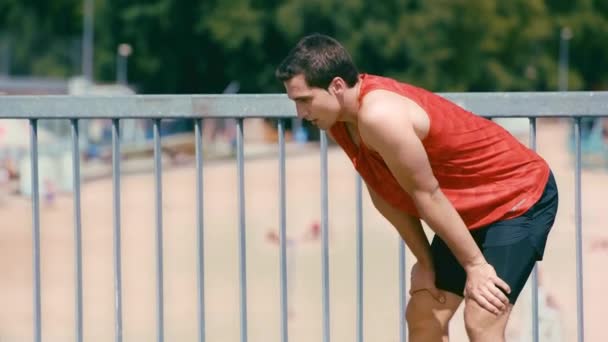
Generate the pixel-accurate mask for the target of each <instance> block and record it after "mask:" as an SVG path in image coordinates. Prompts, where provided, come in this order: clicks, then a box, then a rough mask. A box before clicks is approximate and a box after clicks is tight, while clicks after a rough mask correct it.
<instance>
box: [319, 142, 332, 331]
mask: <svg viewBox="0 0 608 342" xmlns="http://www.w3.org/2000/svg"><path fill="white" fill-rule="evenodd" d="M327 184H328V180H327V134H326V133H325V131H321V240H322V275H323V276H322V281H323V342H329V341H330V311H329V241H328V240H329V236H328V235H329V234H328V230H329V220H328V210H329V209H328V185H327Z"/></svg>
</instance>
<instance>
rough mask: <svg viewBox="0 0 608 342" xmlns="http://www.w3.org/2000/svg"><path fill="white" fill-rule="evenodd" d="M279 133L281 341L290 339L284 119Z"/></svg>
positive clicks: (280, 123) (280, 122) (279, 124)
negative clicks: (288, 322) (288, 323)
mask: <svg viewBox="0 0 608 342" xmlns="http://www.w3.org/2000/svg"><path fill="white" fill-rule="evenodd" d="M278 133H279V207H280V209H279V211H280V212H279V248H280V250H281V254H280V257H279V258H280V267H281V270H280V272H281V341H282V342H287V341H288V336H289V335H288V330H287V329H288V326H287V307H288V300H289V298H288V293H287V235H286V234H287V231H286V230H287V208H286V206H287V205H286V194H285V192H286V191H285V183H286V180H285V123H284V121H283V119H281V120H279V122H278Z"/></svg>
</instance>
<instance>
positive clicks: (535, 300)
mask: <svg viewBox="0 0 608 342" xmlns="http://www.w3.org/2000/svg"><path fill="white" fill-rule="evenodd" d="M529 145H530V149H532V150H533V151H536V118H534V117H531V118H530V143H529ZM539 334H540V332H539V329H538V263H535V265H534V268H533V269H532V340H533V341H534V342H538V341H539V338H540V335H539Z"/></svg>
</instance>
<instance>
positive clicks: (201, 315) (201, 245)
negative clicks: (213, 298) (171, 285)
mask: <svg viewBox="0 0 608 342" xmlns="http://www.w3.org/2000/svg"><path fill="white" fill-rule="evenodd" d="M202 124H203V122H202V119H196V120H194V131H195V139H196V232H197V246H196V247H197V251H198V259H197V272H198V278H197V279H198V341H199V342H205V234H204V233H205V231H204V220H203V218H204V217H203V199H204V198H203V134H202V127H203V125H202Z"/></svg>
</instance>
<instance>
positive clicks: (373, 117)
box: [358, 90, 430, 139]
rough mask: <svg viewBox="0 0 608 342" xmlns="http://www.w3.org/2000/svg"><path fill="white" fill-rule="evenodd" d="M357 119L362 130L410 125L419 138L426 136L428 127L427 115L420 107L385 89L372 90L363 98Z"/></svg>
mask: <svg viewBox="0 0 608 342" xmlns="http://www.w3.org/2000/svg"><path fill="white" fill-rule="evenodd" d="M358 121H359V125H360V129H363V130H370V129H371V130H377V129H382V128H383V127H387V126H393V125H397V127H404V125H406V126H411V127H412V128H413V129H414V131H415V132H416V135H418V136H419V138H420V139H423V138H424V137H425V136H426V134H427V133H428V130H429V127H430V120H429V117H428V115H427V113H426V112H425V111H424V109H423V108H422V107H420V106H419V105H418V104H417V103H416V102H414V101H413V100H411V99H409V98H407V97H405V96H401V95H399V94H397V93H394V92H391V91H386V90H374V91H372V92H370V93H369V94H367V95H366V96H365V97H364V98H363V102H362V103H361V108H360V110H359V120H358ZM387 128H388V127H387Z"/></svg>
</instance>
